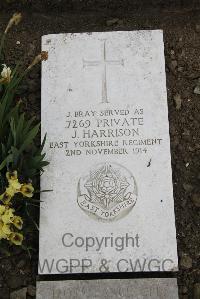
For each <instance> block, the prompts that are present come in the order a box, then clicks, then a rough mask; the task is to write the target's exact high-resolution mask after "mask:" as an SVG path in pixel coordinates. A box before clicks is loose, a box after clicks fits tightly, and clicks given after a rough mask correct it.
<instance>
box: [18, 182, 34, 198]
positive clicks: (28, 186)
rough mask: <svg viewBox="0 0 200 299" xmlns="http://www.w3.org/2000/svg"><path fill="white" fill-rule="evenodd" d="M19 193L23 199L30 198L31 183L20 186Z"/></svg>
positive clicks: (31, 194)
mask: <svg viewBox="0 0 200 299" xmlns="http://www.w3.org/2000/svg"><path fill="white" fill-rule="evenodd" d="M20 192H21V193H22V194H23V195H24V196H25V197H32V196H33V192H34V188H33V186H32V184H31V183H28V184H22V186H21V189H20Z"/></svg>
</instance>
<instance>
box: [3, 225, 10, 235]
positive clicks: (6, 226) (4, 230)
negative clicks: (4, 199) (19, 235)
mask: <svg viewBox="0 0 200 299" xmlns="http://www.w3.org/2000/svg"><path fill="white" fill-rule="evenodd" d="M2 231H3V232H4V234H6V235H7V236H8V235H10V234H11V230H10V225H8V224H3V226H2Z"/></svg>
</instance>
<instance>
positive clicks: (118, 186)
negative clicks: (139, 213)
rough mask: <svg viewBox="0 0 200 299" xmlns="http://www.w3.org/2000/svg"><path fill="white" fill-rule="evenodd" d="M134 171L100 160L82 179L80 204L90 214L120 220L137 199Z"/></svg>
mask: <svg viewBox="0 0 200 299" xmlns="http://www.w3.org/2000/svg"><path fill="white" fill-rule="evenodd" d="M137 194H138V192H137V185H136V181H135V178H134V177H133V175H132V173H131V172H130V171H129V170H127V169H126V168H125V167H124V166H122V165H119V164H116V163H101V164H98V165H96V166H95V167H94V169H92V170H91V171H90V173H89V174H88V175H86V176H84V177H81V178H80V180H79V183H78V199H77V201H78V205H79V207H80V208H81V209H82V210H83V211H84V212H85V213H86V214H88V215H89V216H92V217H93V218H95V219H97V220H98V219H101V220H108V221H112V220H117V219H119V218H122V217H124V216H126V215H127V214H128V213H129V212H130V211H131V210H132V208H133V207H134V206H135V204H136V201H137Z"/></svg>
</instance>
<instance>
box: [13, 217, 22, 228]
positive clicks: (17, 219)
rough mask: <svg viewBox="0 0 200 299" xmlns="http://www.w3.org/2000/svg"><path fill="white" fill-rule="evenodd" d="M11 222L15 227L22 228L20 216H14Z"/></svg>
mask: <svg viewBox="0 0 200 299" xmlns="http://www.w3.org/2000/svg"><path fill="white" fill-rule="evenodd" d="M12 223H13V225H14V226H15V227H16V228H18V229H22V225H23V220H22V218H21V217H20V216H14V218H13V220H12Z"/></svg>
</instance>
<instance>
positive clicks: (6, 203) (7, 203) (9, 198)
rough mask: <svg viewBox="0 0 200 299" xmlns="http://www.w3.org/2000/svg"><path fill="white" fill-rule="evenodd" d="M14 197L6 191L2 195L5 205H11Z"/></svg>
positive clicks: (1, 198)
mask: <svg viewBox="0 0 200 299" xmlns="http://www.w3.org/2000/svg"><path fill="white" fill-rule="evenodd" d="M11 199H12V196H10V195H9V194H7V193H6V192H4V193H3V194H1V195H0V200H1V201H3V203H4V204H5V205H9V203H10V201H11Z"/></svg>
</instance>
